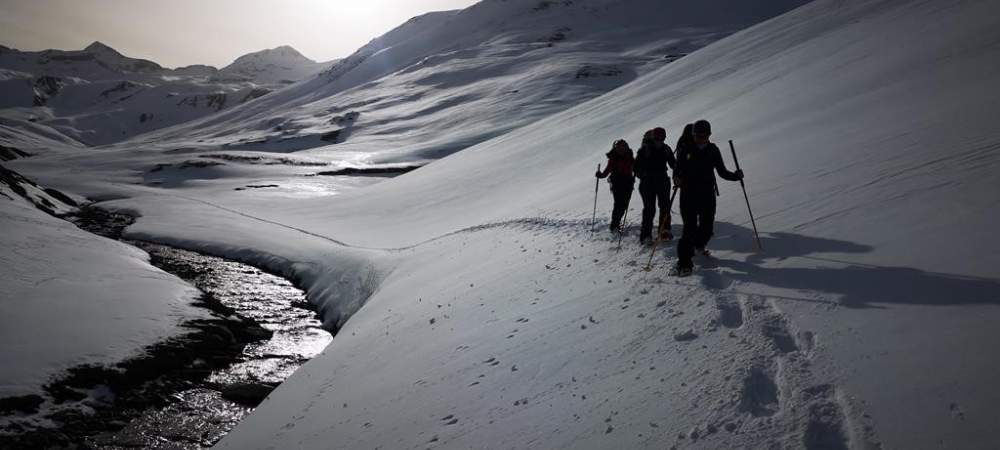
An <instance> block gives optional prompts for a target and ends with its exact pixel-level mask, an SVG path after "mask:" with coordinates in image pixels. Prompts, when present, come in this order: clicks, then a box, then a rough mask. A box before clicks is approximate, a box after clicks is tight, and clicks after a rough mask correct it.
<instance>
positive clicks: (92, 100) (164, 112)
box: [0, 42, 329, 145]
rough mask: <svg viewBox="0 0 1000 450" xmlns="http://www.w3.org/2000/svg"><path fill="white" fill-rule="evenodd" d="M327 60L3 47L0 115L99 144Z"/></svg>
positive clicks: (243, 96)
mask: <svg viewBox="0 0 1000 450" xmlns="http://www.w3.org/2000/svg"><path fill="white" fill-rule="evenodd" d="M327 66H329V64H328V63H317V62H314V61H311V60H309V59H306V58H305V57H303V56H302V55H300V54H299V53H298V52H297V51H295V50H294V49H292V48H291V47H287V46H286V47H279V48H277V49H272V50H264V51H262V52H257V53H252V54H250V55H245V56H242V57H240V58H238V59H237V60H236V62H234V63H233V64H232V65H230V66H227V67H225V68H223V69H222V70H218V69H216V68H214V67H210V66H188V67H182V68H178V69H167V68H163V67H161V66H160V65H158V64H156V63H154V62H152V61H147V60H142V59H135V58H129V57H127V56H124V55H122V54H121V53H119V52H117V51H116V50H114V49H112V48H111V47H108V46H107V45H104V44H102V43H100V42H95V43H93V44H91V45H89V46H87V48H85V49H83V50H79V51H63V50H45V51H41V52H22V51H18V50H13V49H8V48H3V49H0V94H2V95H0V114H3V115H6V116H8V117H10V116H12V115H18V116H21V117H25V118H27V119H32V120H33V121H35V122H39V123H42V124H45V125H47V126H50V127H52V128H53V129H56V130H58V131H59V132H60V133H62V134H64V135H66V136H67V137H69V138H71V139H74V140H77V141H80V142H83V143H86V144H89V145H103V144H109V143H113V142H118V141H121V140H124V139H126V138H129V137H132V136H135V135H137V134H141V133H146V132H149V131H153V130H156V129H159V128H162V127H166V126H171V125H176V124H179V123H183V122H187V121H190V120H193V119H197V118H200V117H204V116H206V115H210V114H213V113H216V112H219V111H222V110H224V109H226V108H230V107H233V106H235V105H238V104H240V103H244V102H247V101H249V100H252V99H255V98H258V97H260V96H263V95H265V94H267V93H269V92H271V91H272V90H275V89H279V88H281V87H284V86H285V85H287V84H289V83H291V82H295V81H299V80H303V79H306V78H309V77H311V76H313V75H315V74H316V73H317V72H319V71H320V70H322V69H323V68H324V67H327ZM12 108H16V109H18V110H19V111H15V112H11V111H9V110H10V109H12ZM4 109H7V110H8V111H4Z"/></svg>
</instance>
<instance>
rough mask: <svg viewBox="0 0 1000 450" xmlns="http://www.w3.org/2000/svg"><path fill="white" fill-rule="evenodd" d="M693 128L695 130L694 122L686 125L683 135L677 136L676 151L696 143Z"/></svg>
mask: <svg viewBox="0 0 1000 450" xmlns="http://www.w3.org/2000/svg"><path fill="white" fill-rule="evenodd" d="M692 130H694V124H693V123H689V124H687V125H684V131H682V132H681V136H680V137H679V138H677V146H676V147H674V152H678V151H680V149H681V147H683V146H685V145H690V144H693V143H694V134H693V131H692ZM675 154H676V153H675ZM675 172H676V171H675ZM674 175H675V176H676V175H677V174H676V173H675V174H674Z"/></svg>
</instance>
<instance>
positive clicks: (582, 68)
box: [128, 0, 805, 164]
mask: <svg viewBox="0 0 1000 450" xmlns="http://www.w3.org/2000/svg"><path fill="white" fill-rule="evenodd" d="M803 3H805V1H804V0H803V1H798V0H783V1H776V2H768V3H767V4H766V5H748V4H745V3H742V2H732V1H726V0H713V1H708V2H698V3H697V4H694V3H691V2H674V3H670V5H669V8H665V7H664V4H663V2H662V1H660V0H628V1H611V0H593V1H587V2H539V1H537V0H510V1H495V0H488V1H483V2H480V3H477V4H475V5H473V6H472V7H469V8H467V9H465V10H462V11H445V12H435V13H429V14H426V15H423V16H419V17H415V18H413V19H411V20H410V21H408V22H406V23H404V24H403V25H401V26H399V27H398V28H396V29H394V30H392V31H390V32H389V33H386V34H385V35H383V36H381V37H379V38H378V39H375V40H373V41H372V42H370V43H368V44H367V45H365V46H363V47H362V48H360V49H359V50H358V51H357V52H355V53H354V54H352V55H350V56H348V57H347V58H344V59H343V60H341V61H339V62H337V63H336V64H334V65H333V66H332V67H330V69H329V70H327V71H325V72H324V73H323V74H322V75H321V76H319V77H318V78H315V79H313V80H311V81H307V82H304V83H300V84H298V85H295V86H292V87H290V88H288V89H285V90H283V91H282V92H280V93H276V94H275V95H271V96H268V97H267V98H262V99H260V100H258V101H255V102H251V103H248V104H246V105H241V106H239V107H236V108H233V109H232V110H229V111H226V112H224V113H222V114H218V115H213V116H210V117H206V118H204V119H201V120H198V121H193V122H190V123H186V124H184V125H181V126H179V127H175V128H171V129H166V130H162V131H159V132H156V133H151V134H149V135H146V136H140V137H138V138H136V139H133V140H131V141H130V142H128V145H129V146H136V145H142V146H149V145H173V144H172V143H173V142H175V141H179V140H185V141H190V140H191V138H192V137H196V138H197V140H198V144H197V146H198V147H199V148H206V149H210V150H216V149H217V148H218V147H220V146H223V147H225V148H229V149H239V150H260V151H270V152H274V151H285V152H287V151H298V150H305V149H310V150H311V151H312V154H313V155H314V156H322V157H324V158H327V159H334V160H339V161H341V162H345V163H351V164H357V163H369V164H370V163H390V162H395V163H399V162H414V161H416V162H420V161H426V160H433V159H437V158H440V157H442V156H445V155H448V154H451V153H453V152H455V151H458V150H461V149H464V148H467V147H469V146H472V145H474V144H477V143H479V142H482V141H485V140H487V139H490V138H492V137H495V136H498V135H501V134H503V133H505V132H507V131H509V130H512V129H514V128H517V127H520V126H523V125H526V124H528V123H531V122H533V121H536V120H538V119H540V118H542V117H545V116H547V115H550V114H552V113H555V112H558V111H562V110H564V109H567V108H569V107H572V106H574V105H576V104H579V103H581V102H584V101H586V100H588V99H591V98H594V97H596V96H599V95H601V94H604V93H606V92H608V91H611V90H613V89H615V88H617V87H619V86H622V85H625V84H627V83H629V82H631V81H633V80H635V79H636V78H637V77H639V76H641V75H643V74H646V73H649V72H651V71H654V70H656V69H659V68H661V67H663V66H664V65H665V64H669V63H670V62H671V61H674V60H677V59H678V58H681V57H683V56H684V55H685V54H687V53H689V52H691V51H693V50H694V49H697V48H700V47H701V46H703V45H705V44H706V43H708V42H712V41H714V40H716V39H719V38H720V37H723V36H726V35H728V34H730V33H732V32H734V31H737V30H739V29H742V28H745V27H746V26H748V25H750V24H753V23H756V22H759V21H761V20H763V19H766V18H769V17H772V16H774V15H777V14H780V13H782V12H785V11H787V10H789V9H791V8H793V7H795V6H797V5H800V4H803ZM647 11H662V12H663V13H662V14H647V13H646V12H647ZM720 11H725V14H723V15H721V16H720V15H719V12H720ZM719 17H722V18H724V19H720V18H719Z"/></svg>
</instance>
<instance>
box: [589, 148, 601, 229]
mask: <svg viewBox="0 0 1000 450" xmlns="http://www.w3.org/2000/svg"><path fill="white" fill-rule="evenodd" d="M597 171H598V172H600V171H601V165H600V164H598V165H597ZM600 189H601V179H600V178H598V179H597V181H595V182H594V217H593V218H592V219H590V232H591V233H593V232H594V226H596V225H597V191H599V190H600Z"/></svg>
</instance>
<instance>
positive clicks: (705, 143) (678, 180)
mask: <svg viewBox="0 0 1000 450" xmlns="http://www.w3.org/2000/svg"><path fill="white" fill-rule="evenodd" d="M711 136H712V125H711V124H709V123H708V121H706V120H699V121H697V122H695V123H694V125H693V127H692V139H691V141H689V142H687V143H685V144H684V145H683V146H682V147H681V148H678V149H677V170H675V171H674V185H676V186H679V187H680V188H681V220H683V221H684V232H683V234H682V235H681V241H680V243H678V245H677V260H678V261H677V267H676V268H675V270H676V273H677V275H678V276H686V275H690V274H691V270H692V268H693V267H694V264H693V263H692V261H691V259H692V257H693V256H694V254H695V251H698V252H699V253H701V254H703V255H705V256H708V255H709V252H708V250H706V249H705V246H706V245H708V241H709V240H710V239H712V233H713V229H714V226H715V197H716V195H718V194H717V187H716V181H715V173H716V172H717V173H718V174H719V176H720V177H722V179H724V180H728V181H740V180H742V179H743V171H742V170H737V171H736V172H730V171H729V170H728V169H726V164H725V163H724V162H723V161H722V152H720V151H719V147H716V145H715V144H713V143H712V142H711V141H709V137H711Z"/></svg>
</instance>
